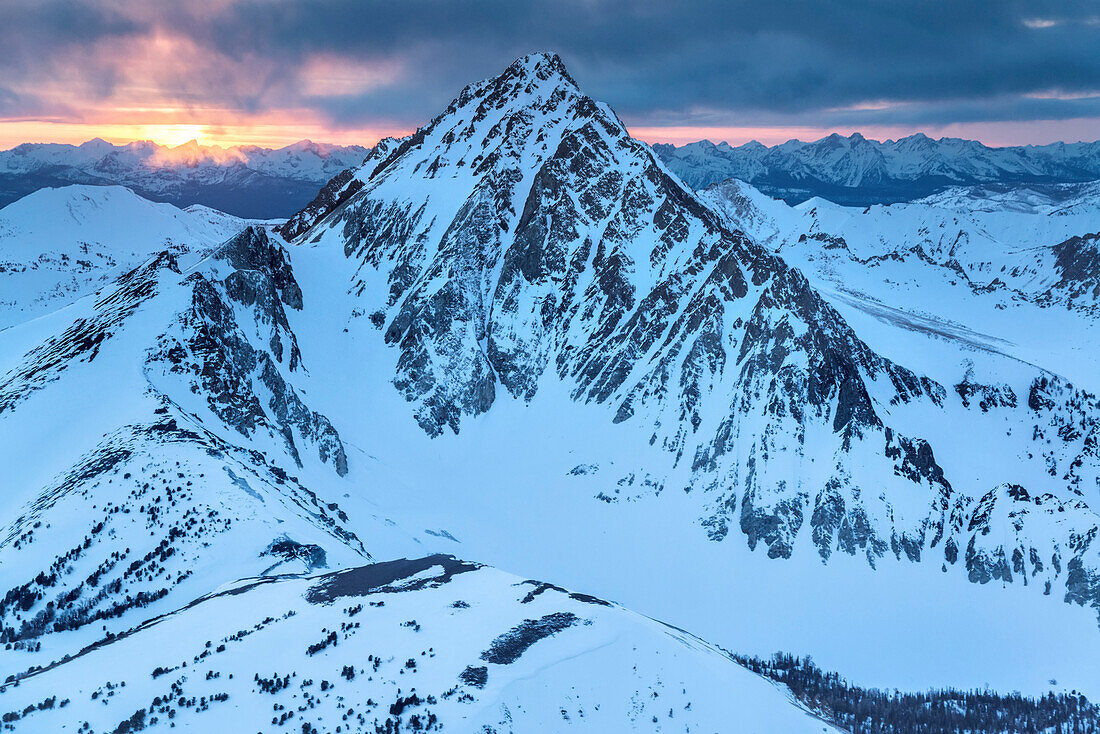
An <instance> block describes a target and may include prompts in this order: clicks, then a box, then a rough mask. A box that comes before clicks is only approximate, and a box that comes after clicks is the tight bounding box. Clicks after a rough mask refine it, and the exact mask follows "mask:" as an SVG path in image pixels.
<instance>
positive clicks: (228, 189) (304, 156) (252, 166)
mask: <svg viewBox="0 0 1100 734" xmlns="http://www.w3.org/2000/svg"><path fill="white" fill-rule="evenodd" d="M367 152H368V149H366V148H362V147H360V146H357V145H352V146H338V145H329V144H325V143H314V142H312V141H309V140H302V141H299V142H297V143H294V144H292V145H288V146H286V147H284V148H277V149H269V148H260V147H257V146H254V145H245V146H234V147H231V148H221V147H218V146H203V145H199V144H198V143H196V142H195V141H193V140H192V141H190V142H188V143H184V144H182V145H178V146H175V147H168V146H163V145H157V144H156V143H152V142H149V141H140V142H136V143H128V144H126V145H111V144H110V143H107V142H106V141H103V140H99V139H96V140H89V141H88V142H86V143H84V144H82V145H77V146H74V145H62V144H57V143H27V144H24V145H20V146H18V147H16V148H13V149H11V150H7V151H0V206H3V205H5V204H8V203H9V202H12V201H14V200H16V199H18V198H20V197H22V196H24V195H26V194H28V193H31V192H33V191H36V190H38V189H41V188H43V187H50V186H65V185H68V184H98V185H105V184H118V185H122V186H126V187H128V188H131V189H133V190H134V191H136V192H138V193H139V194H141V195H142V196H144V197H145V198H147V199H152V200H154V201H162V202H169V203H172V204H175V205H176V206H179V207H185V206H189V205H191V204H196V203H198V204H204V205H207V206H212V207H214V208H216V209H220V210H222V211H227V212H232V213H233V214H236V215H239V216H242V217H260V218H276V217H286V216H289V215H290V214H292V213H294V212H295V211H296V210H298V209H299V208H301V207H302V205H304V204H305V203H306V202H307V201H309V200H310V198H311V197H312V196H313V194H314V193H316V191H317V189H318V188H319V187H320V186H322V185H323V184H324V183H325V182H326V181H328V180H329V179H330V178H332V177H333V176H334V175H336V174H337V173H339V172H340V171H342V170H344V169H345V168H347V167H349V166H358V165H360V164H361V163H362V162H363V158H364V157H365V156H366V154H367Z"/></svg>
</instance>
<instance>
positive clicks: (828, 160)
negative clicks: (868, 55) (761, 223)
mask: <svg viewBox="0 0 1100 734" xmlns="http://www.w3.org/2000/svg"><path fill="white" fill-rule="evenodd" d="M653 149H654V151H656V153H657V155H658V156H659V157H660V158H661V160H663V161H664V163H665V165H667V166H668V167H669V168H670V169H671V170H672V171H673V172H674V173H675V174H676V175H678V176H679V177H680V178H681V179H683V181H684V183H686V184H688V185H689V186H691V187H693V188H695V189H704V188H706V187H708V186H710V185H712V184H715V183H719V182H721V181H725V180H727V179H730V178H736V179H740V180H741V181H745V182H746V183H750V184H752V185H753V186H754V187H756V188H757V189H759V190H760V191H762V192H764V193H765V194H767V195H769V196H772V197H775V198H777V199H782V200H784V201H786V202H787V203H789V204H798V203H801V202H803V201H805V200H806V199H809V198H811V197H814V196H820V197H822V198H824V199H828V200H829V201H833V202H835V203H838V204H845V205H848V206H867V205H870V204H892V203H896V202H900V201H913V200H915V199H919V198H922V197H925V196H929V195H930V194H934V193H938V192H940V191H942V190H944V189H946V188H948V187H951V186H968V185H974V184H985V183H1000V184H1016V185H1018V184H1036V183H1054V184H1059V183H1081V182H1086V181H1095V180H1097V179H1100V141H1098V142H1094V143H1051V144H1050V145H1025V146H1018V147H1011V148H990V147H988V146H985V145H982V144H981V143H979V142H977V141H975V140H960V139H959V138H940V139H939V140H933V139H932V138H929V137H928V136H927V135H923V134H920V133H918V134H916V135H910V136H909V137H907V138H902V139H900V140H887V141H885V142H879V141H877V140H868V139H867V138H865V137H863V136H862V135H860V134H859V133H854V134H853V135H851V136H849V137H847V138H845V137H843V136H841V135H837V134H836V133H834V134H832V135H830V136H828V137H826V138H822V139H821V140H817V141H815V142H812V143H804V142H802V141H800V140H790V141H787V142H786V143H783V144H782V145H775V146H771V147H769V146H766V145H763V144H762V143H758V142H756V141H752V142H750V143H745V144H744V145H740V146H737V147H736V148H735V147H732V146H730V145H729V144H728V143H719V144H718V145H715V144H714V143H712V142H710V141H709V140H700V141H699V142H696V143H689V144H687V145H684V146H681V147H676V146H674V145H667V144H658V145H654V146H653Z"/></svg>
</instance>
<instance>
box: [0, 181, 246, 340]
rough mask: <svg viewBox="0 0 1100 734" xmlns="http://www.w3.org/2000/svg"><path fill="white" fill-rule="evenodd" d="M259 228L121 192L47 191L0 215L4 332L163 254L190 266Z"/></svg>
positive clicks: (120, 189) (102, 188)
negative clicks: (242, 233)
mask: <svg viewBox="0 0 1100 734" xmlns="http://www.w3.org/2000/svg"><path fill="white" fill-rule="evenodd" d="M250 223H254V222H249V221H247V220H242V219H239V218H237V217H234V216H231V215H228V214H224V213H222V212H219V211H216V210H213V209H209V208H207V207H202V206H195V207H191V208H189V209H187V210H181V209H177V208H176V207H174V206H172V205H171V204H154V203H153V202H151V201H147V200H146V199H143V198H141V197H140V196H138V195H137V194H135V193H134V192H132V191H130V190H129V189H126V188H123V187H121V186H66V187H64V188H59V189H42V190H40V191H36V192H35V193H33V194H30V195H29V196H26V197H24V198H22V199H20V200H19V201H17V202H15V203H14V204H10V205H8V206H6V207H4V208H3V209H0V329H3V328H5V327H8V326H11V325H12V324H16V323H20V322H23V321H27V320H29V319H32V318H35V317H37V316H41V315H43V314H46V313H49V312H51V311H55V310H57V309H58V308H60V307H62V306H65V305H67V304H69V303H71V302H73V301H75V300H76V299H77V298H79V297H80V296H83V295H85V294H87V293H90V292H92V291H93V290H95V289H97V288H99V287H102V286H103V285H104V284H106V283H108V282H110V281H111V280H113V279H114V278H116V277H118V276H119V275H121V274H122V273H124V272H126V271H127V270H130V269H131V268H134V267H136V266H137V265H138V264H140V263H141V262H142V261H144V260H146V259H148V258H149V257H150V256H151V255H154V254H156V253H158V252H161V251H162V250H167V251H170V252H172V253H173V254H174V255H175V256H176V257H177V258H182V259H184V260H186V259H187V258H188V257H192V258H195V257H197V256H199V255H201V254H202V253H204V252H206V251H209V250H210V249H212V248H213V247H214V246H215V245H217V244H219V243H221V242H223V241H224V240H226V239H227V238H228V237H229V236H230V235H232V234H235V233H236V232H239V231H240V230H241V229H243V228H244V227H245V226H246V225H248V224H250Z"/></svg>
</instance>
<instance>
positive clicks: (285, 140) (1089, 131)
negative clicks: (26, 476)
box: [0, 114, 1100, 150]
mask: <svg viewBox="0 0 1100 734" xmlns="http://www.w3.org/2000/svg"><path fill="white" fill-rule="evenodd" d="M158 117H159V116H158ZM290 117H292V118H294V117H296V118H297V121H295V120H280V119H279V118H278V117H277V116H272V115H266V116H264V118H263V119H261V120H257V121H256V122H254V123H250V122H249V121H247V120H239V121H236V122H233V123H228V124H223V123H216V122H215V123H209V124H206V123H202V122H197V121H194V120H189V121H187V122H178V123H175V122H166V121H159V120H158V121H152V122H119V123H109V122H103V123H83V122H64V121H51V120H4V119H2V118H0V150H9V149H11V148H14V147H16V146H18V145H20V144H22V143H61V144H69V145H80V144H81V143H85V142H88V141H90V140H93V139H95V138H100V139H102V140H105V141H107V142H109V143H111V144H113V145H125V144H127V143H132V142H141V141H151V142H153V143H157V144H158V145H162V146H167V147H170V148H174V147H178V146H180V145H183V144H185V143H188V142H190V141H192V140H194V141H196V142H197V143H198V144H199V145H201V146H204V147H219V148H234V147H239V146H249V145H255V146H259V147H262V148H282V147H285V146H287V145H291V144H293V143H296V142H299V141H301V140H311V141H313V142H316V143H328V144H333V145H362V146H364V147H370V146H373V145H375V144H376V143H377V142H378V141H379V140H380V139H382V138H384V137H403V136H406V135H409V134H411V133H412V132H413V129H412V128H402V127H398V126H386V127H361V128H340V127H334V126H330V125H325V124H324V123H323V122H321V121H319V120H303V119H302V117H304V115H300V114H293V115H290ZM1048 123H1049V121H1043V120H1039V121H1030V122H1012V121H998V122H987V123H974V124H966V123H956V124H951V125H940V126H924V127H918V126H880V125H867V126H844V127H814V126H806V125H779V126H772V127H768V126H695V125H632V124H630V123H629V122H628V124H627V126H628V129H629V131H630V133H631V135H632V136H634V137H635V138H637V139H639V140H643V141H645V142H647V143H650V144H654V143H672V144H674V145H684V144H685V143H691V142H695V141H698V140H710V141H712V142H714V143H719V142H726V143H729V144H730V145H732V146H737V145H742V144H744V143H747V142H750V141H757V142H760V143H763V144H765V145H777V144H780V143H784V142H786V141H788V140H792V139H797V140H803V141H812V140H819V139H820V138H823V137H826V136H828V135H830V134H832V133H838V134H840V135H844V136H848V135H851V134H852V133H855V132H858V133H860V134H862V135H864V136H865V137H867V138H871V139H874V140H887V139H894V140H896V139H898V138H902V137H906V136H908V135H912V134H915V133H924V134H926V135H928V136H929V137H931V138H940V137H954V138H964V139H968V140H977V141H979V142H981V143H983V144H985V145H988V146H991V147H1000V146H1013V145H1028V144H1032V145H1043V144H1047V143H1053V142H1060V141H1061V142H1067V143H1073V142H1078V141H1084V142H1093V141H1094V140H1097V139H1100V135H1098V134H1097V131H1096V130H1095V126H1096V121H1095V120H1094V119H1091V118H1084V119H1079V120H1061V121H1059V124H1058V125H1057V126H1055V127H1051V126H1050V125H1049V124H1048Z"/></svg>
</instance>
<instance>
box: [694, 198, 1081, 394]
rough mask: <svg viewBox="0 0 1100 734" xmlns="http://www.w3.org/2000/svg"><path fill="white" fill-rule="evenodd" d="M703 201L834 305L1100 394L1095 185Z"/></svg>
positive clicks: (932, 363)
mask: <svg viewBox="0 0 1100 734" xmlns="http://www.w3.org/2000/svg"><path fill="white" fill-rule="evenodd" d="M701 197H702V198H703V199H704V200H706V201H707V202H708V203H710V204H711V205H712V206H713V207H714V208H715V209H716V210H717V211H719V212H720V213H721V214H722V215H723V216H724V217H725V218H726V219H727V221H729V222H730V223H731V225H734V226H739V227H742V228H744V229H745V230H746V231H749V232H751V233H752V234H753V236H754V237H755V238H756V239H757V240H758V241H760V242H761V243H763V244H765V245H766V246H768V247H770V248H773V249H775V250H776V251H777V252H778V253H779V254H780V255H781V256H782V257H783V258H784V259H785V260H787V261H788V262H791V263H792V264H795V265H797V266H798V267H799V268H800V269H802V271H803V272H805V273H806V274H807V275H809V276H810V277H811V278H813V279H814V280H815V284H816V285H817V286H818V287H819V288H821V289H823V290H825V291H827V292H829V293H830V294H833V295H835V297H834V298H832V299H831V300H832V301H833V302H834V304H835V305H838V307H841V308H846V307H847V308H851V307H853V306H856V307H859V308H862V309H863V310H864V311H866V312H869V313H872V314H873V315H876V316H878V317H880V318H881V319H886V320H890V319H892V320H894V321H895V322H896V324H900V325H902V326H903V327H905V328H909V329H913V330H918V331H919V330H924V331H928V332H932V333H939V334H941V335H944V336H955V337H957V338H958V339H960V340H961V341H963V342H965V343H968V344H969V345H970V346H971V347H974V348H978V349H983V350H986V351H994V352H1001V353H1004V354H1008V355H1010V356H1013V357H1017V358H1018V359H1021V360H1023V361H1025V362H1029V363H1032V364H1036V365H1039V366H1042V367H1043V368H1045V369H1046V370H1048V371H1050V372H1053V373H1056V374H1061V375H1064V376H1067V377H1069V378H1071V379H1072V380H1073V381H1074V382H1079V383H1082V385H1083V386H1086V387H1087V388H1088V389H1089V390H1091V391H1095V390H1096V389H1097V385H1095V384H1094V374H1095V367H1096V358H1095V355H1096V353H1097V348H1098V346H1100V343H1098V341H1097V340H1098V338H1100V334H1098V332H1097V329H1096V325H1097V321H1096V317H1097V315H1098V313H1100V312H1098V311H1097V295H1098V291H1097V288H1096V286H1097V284H1098V280H1097V279H1098V277H1100V267H1098V263H1097V254H1096V253H1097V248H1096V233H1097V232H1100V186H1098V185H1097V184H1095V183H1093V184H1070V185H1064V186H1059V187H1055V188H1049V187H1042V188H1039V189H1036V188H1032V187H1016V188H1005V187H989V186H980V187H974V188H955V189H948V190H947V191H945V192H943V193H941V194H938V195H936V196H933V197H929V198H927V199H922V200H919V201H915V202H912V203H908V204H894V205H891V206H877V205H876V206H871V207H866V208H862V209H861V208H850V207H842V206H838V205H836V204H832V203H830V202H827V201H824V200H821V199H814V200H811V201H807V202H805V203H803V204H800V205H799V206H797V207H793V208H792V207H789V206H787V205H785V204H783V203H782V202H780V201H777V200H774V199H770V198H769V197H766V196H764V195H762V194H761V193H760V192H759V191H756V190H755V189H754V188H753V187H751V186H748V185H747V184H743V183H741V182H738V181H735V180H731V181H727V182H724V183H722V184H718V185H715V186H713V187H711V188H709V189H707V190H706V191H704V192H702V193H701ZM861 333H862V332H861ZM1067 335H1072V338H1066V336H1067ZM936 363H940V364H942V360H939V361H938V362H937V361H936V360H930V361H929V365H928V367H927V368H928V369H931V368H934V366H935V364H936Z"/></svg>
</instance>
